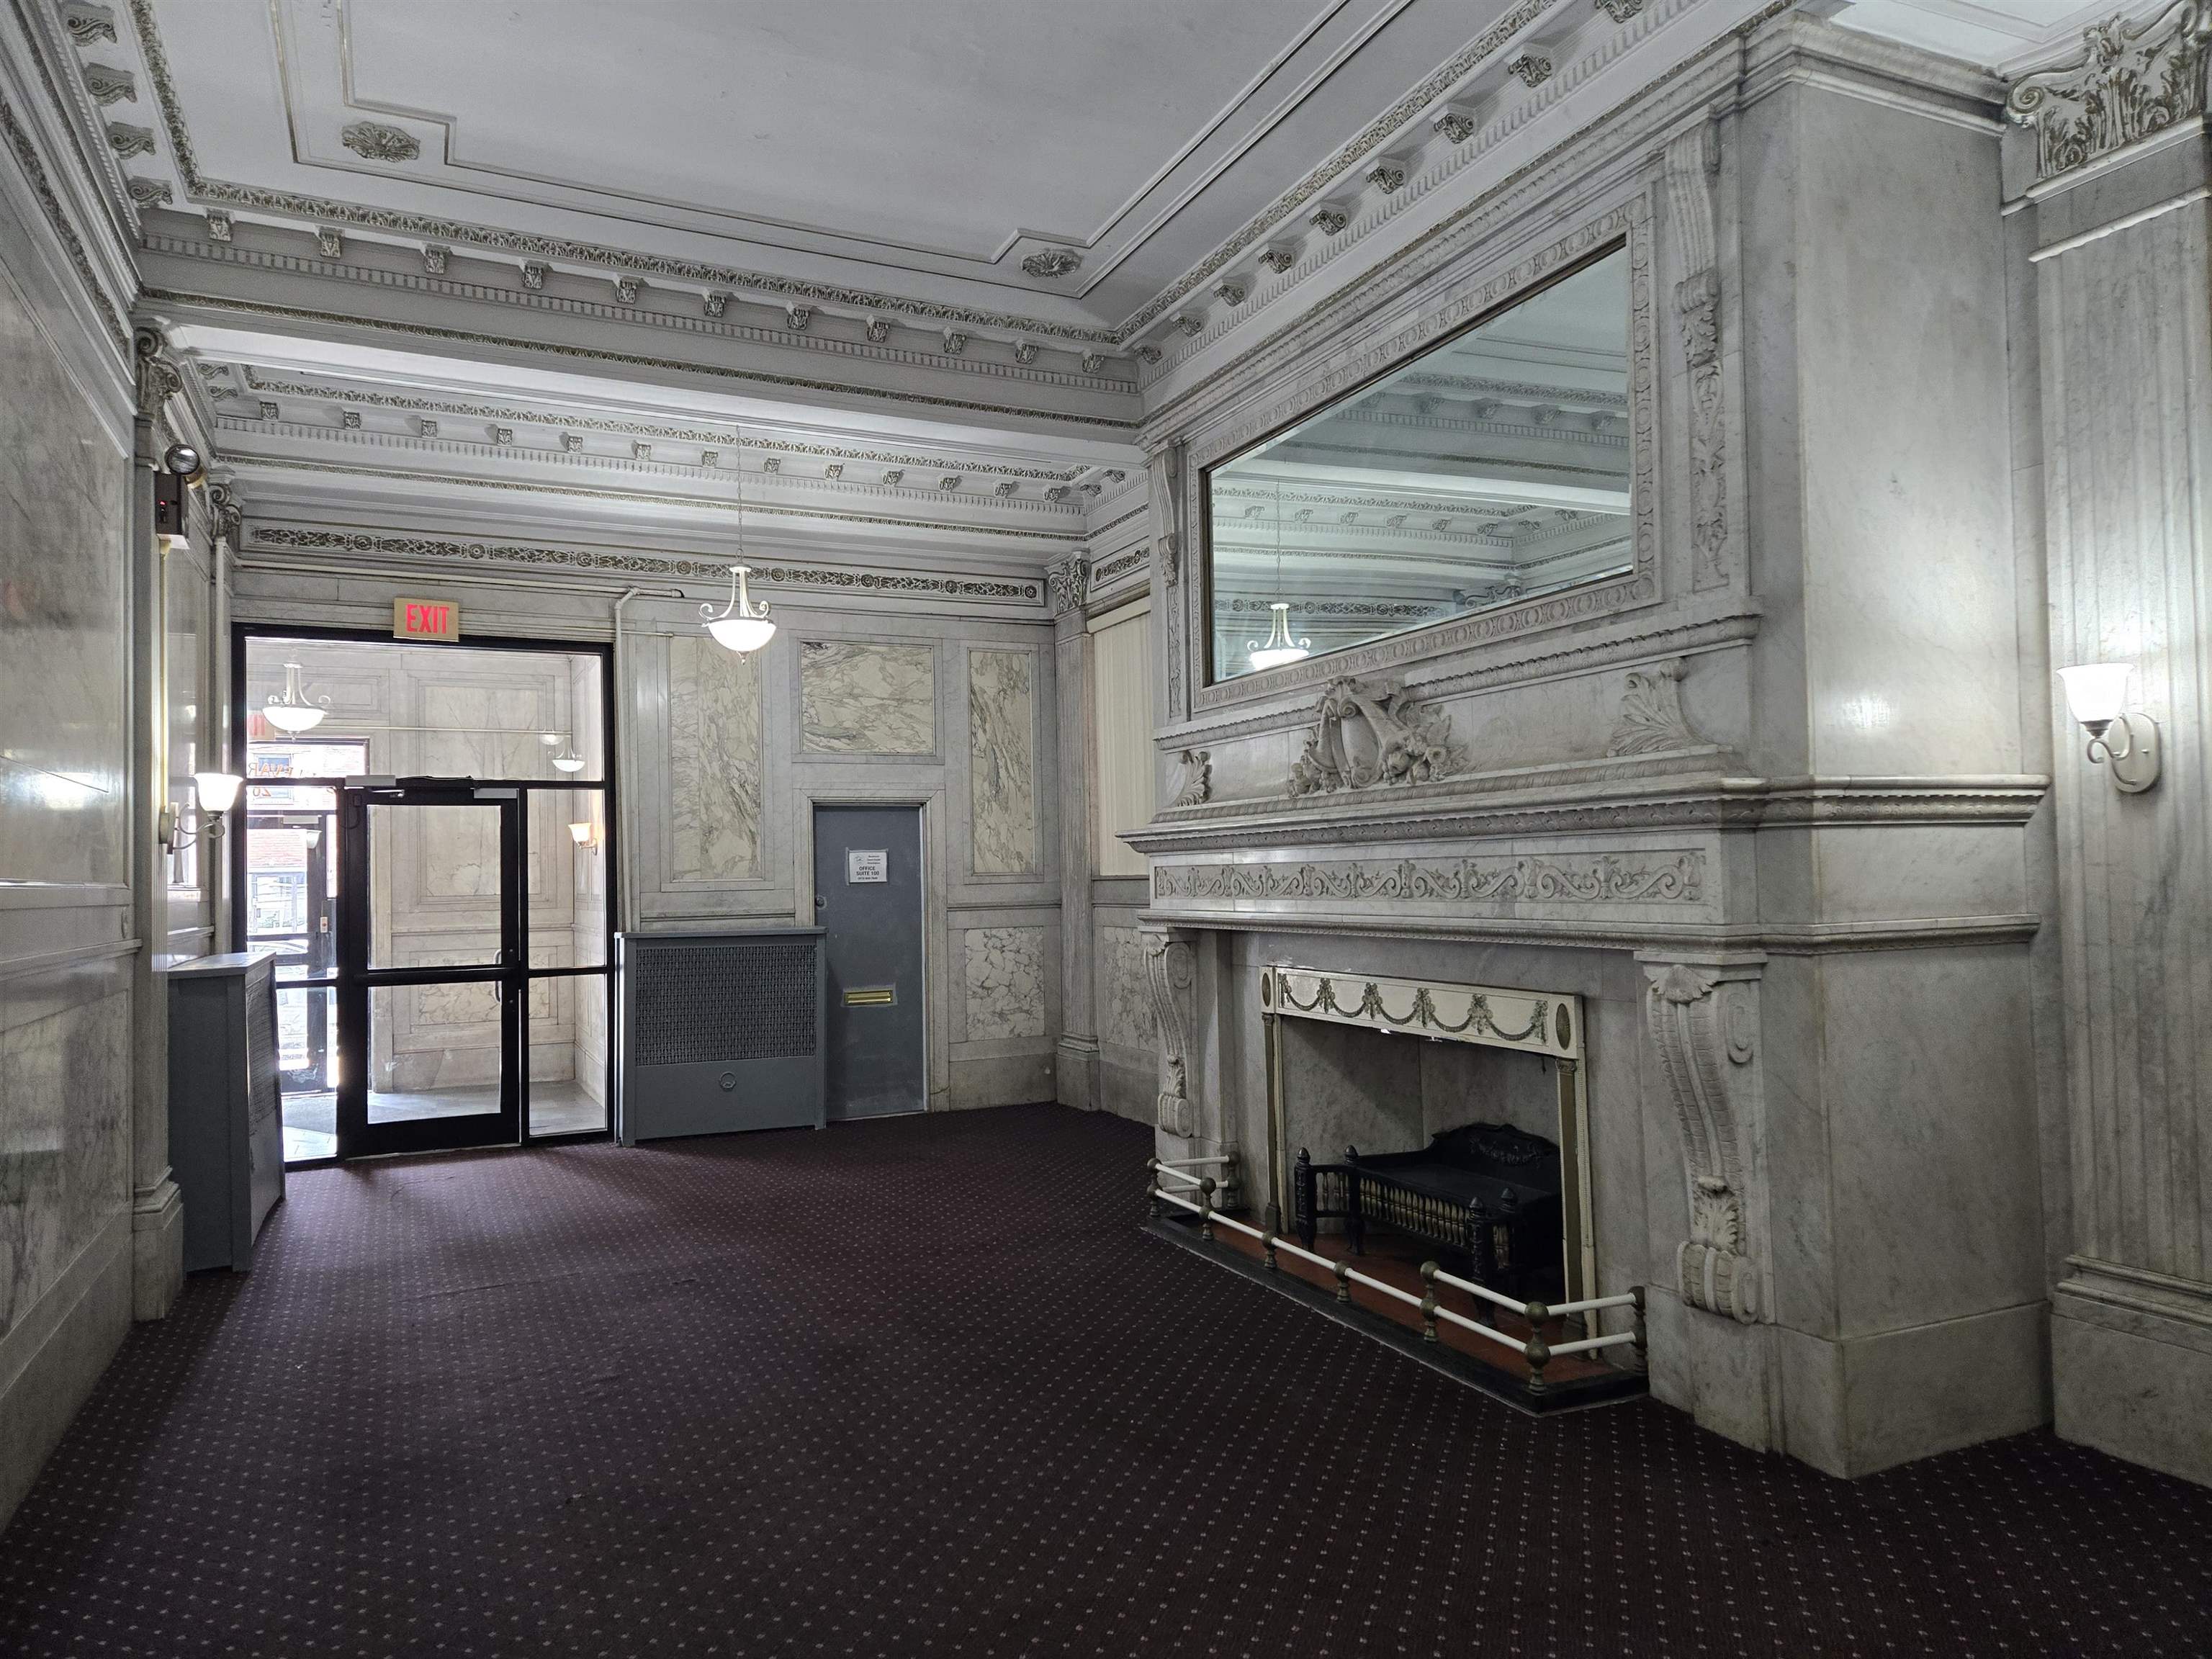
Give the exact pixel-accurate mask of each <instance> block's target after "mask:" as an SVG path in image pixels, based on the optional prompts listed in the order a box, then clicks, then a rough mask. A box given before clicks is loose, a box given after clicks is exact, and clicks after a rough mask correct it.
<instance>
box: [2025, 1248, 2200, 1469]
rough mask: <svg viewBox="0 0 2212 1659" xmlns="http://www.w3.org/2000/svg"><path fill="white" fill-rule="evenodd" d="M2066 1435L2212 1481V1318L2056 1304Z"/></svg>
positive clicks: (2055, 1388)
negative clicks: (2123, 1313) (2119, 1313)
mask: <svg viewBox="0 0 2212 1659" xmlns="http://www.w3.org/2000/svg"><path fill="white" fill-rule="evenodd" d="M2051 1380H2052V1395H2053V1407H2054V1409H2053V1413H2052V1421H2053V1425H2054V1426H2055V1427H2056V1428H2057V1431H2058V1436H2059V1438H2061V1439H2062V1440H2072V1441H2075V1442H2077V1443H2080V1444H2081V1445H2084V1446H2093V1447H2095V1448H2096V1449H2098V1450H2099V1451H2102V1452H2109V1453H2111V1454H2112V1455H2113V1456H2115V1457H2122V1458H2125V1459H2126V1460H2127V1461H2128V1462H2130V1463H2141V1464H2143V1465H2144V1466H2146V1467H2147V1468H2154V1469H2158V1470H2161V1471H2163V1472H2164V1473H2166V1474H2177V1475H2179V1476H2181V1477H2182V1478H2183V1479H2184V1480H2195V1481H2197V1482H2198V1483H2200V1484H2202V1485H2204V1486H2212V1324H2208V1323H2207V1322H2199V1321H2197V1320H2194V1319H2187V1318H2166V1317H2161V1316H2158V1315H2155V1314H2148V1313H2142V1312H2138V1313H2135V1314H2132V1315H2130V1316H2123V1317H2118V1318H2115V1317H2113V1316H2112V1315H2111V1314H2110V1312H2109V1311H2108V1310H2106V1309H2104V1308H2101V1307H2099V1306H2098V1305H2096V1304H2093V1303H2089V1302H2087V1301H2086V1300H2085V1299H2083V1298H2081V1297H2075V1296H2070V1295H2069V1294H2067V1292H2066V1291H2065V1289H2064V1287H2063V1286H2062V1287H2061V1288H2060V1291H2059V1292H2058V1294H2057V1295H2056V1296H2055V1297H2053V1298H2052V1301H2051Z"/></svg>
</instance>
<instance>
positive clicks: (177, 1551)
mask: <svg viewBox="0 0 2212 1659" xmlns="http://www.w3.org/2000/svg"><path fill="white" fill-rule="evenodd" d="M1151 1144H1152V1136H1151V1133H1150V1131H1149V1130H1147V1129H1145V1128H1143V1127H1139V1126H1137V1125H1134V1124H1130V1123H1126V1122H1122V1121H1118V1120H1115V1119H1113V1118H1110V1117H1105V1116H1099V1115H1084V1114H1079V1113H1075V1112H1070V1111H1066V1110H1064V1109H1060V1108H1057V1107H1050V1106H1038V1107H1014V1108H1008V1109H1003V1110H998V1111H978V1112H964V1113H952V1114H943V1115H939V1114H932V1115H925V1116H917V1117H908V1118H896V1119H889V1120H883V1121H875V1122H871V1123H865V1124H855V1125H850V1126H840V1127H833V1128H831V1129H829V1130H828V1131H825V1132H820V1133H816V1132H812V1131H807V1130H796V1131H787V1132H781V1133H768V1134H761V1135H753V1136H744V1137H729V1138H722V1139H710V1140H696V1141H688V1142H668V1143H661V1144H659V1145H656V1146H651V1147H646V1148H640V1149H635V1150H625V1149H623V1148H621V1147H617V1146H610V1145H605V1144H598V1145H590V1146H571V1147H562V1148H554V1149H546V1150H540V1151H532V1152H500V1153H493V1154H477V1155H458V1156H453V1157H446V1158H411V1159H395V1160H389V1161H380V1162H376V1163H372V1164H359V1165H353V1166H348V1167H343V1168H335V1169H325V1170H309V1171H305V1172H301V1173H300V1174H298V1175H295V1176H294V1177H293V1178H292V1179H291V1182H290V1185H289V1194H290V1195H289V1198H288V1199H287V1200H286V1201H285V1203H284V1204H283V1205H282V1206H279V1208H278V1210H277V1211H276V1214H275V1215H274V1216H273V1217H272V1218H271V1219H270V1224H269V1227H268V1229H267V1231H265V1232H264V1235H263V1241H262V1244H261V1248H260V1252H259V1255H258V1258H257V1265H256V1267H255V1270H254V1272H253V1273H251V1274H250V1275H236V1276H234V1275H230V1274H220V1275H203V1276H197V1277H195V1278H194V1279H191V1281H190V1282H189V1283H188V1284H187V1285H186V1286H185V1292H184V1295H183V1297H182V1298H181V1299H180V1300H179V1303H178V1304H177V1307H176V1309H175V1310H174V1311H173V1313H172V1315H171V1316H170V1317H169V1318H167V1320H164V1321H162V1322H160V1323H157V1324H152V1325H144V1326H140V1327H138V1328H137V1329H135V1330H134V1331H133V1332H132V1333H131V1336H130V1338H129V1339H128V1340H127V1341H126V1342H125V1346H124V1349H123V1352H122V1353H121V1354H120V1356H119V1357H118V1358H117V1360H116V1362H115V1364H114V1365H113V1366H112V1368H111V1369H110V1370H109V1371H108V1374H107V1376H106V1378H105V1379H104V1380H103V1381H102V1383H100V1388H99V1389H98V1391H97V1393H96V1394H95V1395H94V1399H93V1400H92V1401H91V1402H90V1404H89V1405H88V1407H86V1409H85V1410H84V1412H83V1413H82V1415H81V1416H80V1417H79V1419H78V1420H77V1421H76V1424H75V1425H73V1426H72V1427H71V1428H70V1431H69V1433H68V1435H67V1437H65V1438H64V1442H63V1443H62V1445H61V1448H60V1449H59V1450H58V1451H57V1453H56V1454H55V1455H54V1457H53V1459H52V1462H51V1463H50V1464H49V1465H48V1466H47V1468H46V1473H45V1474H44V1475H43V1476H42V1477H41V1479H40V1482H39V1484H38V1486H37V1487H36V1488H35V1489H34V1490H33V1492H32V1493H31V1494H30V1496H29V1498H27V1499H26V1501H25V1503H24V1504H23V1506H22V1508H21V1510H20V1511H19V1512H18V1513H17V1515H16V1516H15V1522H14V1523H13V1524H12V1525H11V1526H10V1527H9V1529H8V1531H7V1533H6V1534H4V1536H0V1653H5V1654H7V1655H9V1656H11V1659H12V1656H22V1659H45V1656H52V1655H64V1654H69V1655H102V1656H158V1659H188V1656H203V1655H206V1656H213V1655H226V1656H236V1655H255V1656H258V1655H270V1656H287V1659H290V1656H346V1659H356V1656H358V1659H387V1656H412V1655H425V1656H428V1655H440V1656H446V1659H494V1656H498V1659H506V1656H562V1659H566V1656H580V1655H594V1656H598V1655H606V1656H623V1659H629V1656H653V1655H709V1654H713V1655H785V1654H790V1655H799V1656H814V1655H858V1656H877V1655H904V1654H927V1655H945V1656H956V1655H957V1656H961V1659H982V1656H1012V1655H1020V1654H1040V1655H1102V1656H1116V1659H1118V1656H1124V1655H1151V1654H1160V1655H1166V1654H1174V1655H1176V1656H1193V1655H1197V1656H1206V1655H1213V1656H1231V1655H1254V1656H1267V1659H1283V1656H1304V1655H1328V1656H1351V1655H1368V1654H1371V1655H1384V1654H1392V1655H1395V1654H1407V1655H1412V1654H1419V1655H1446V1654H1449V1655H1451V1656H1455V1659H1458V1656H1464V1655H1507V1654H1550V1653H1560V1654H1578V1653H1603V1654H1608V1655H1620V1654H1632V1655H1659V1654H1668V1655H1692V1654H1700V1653H1705V1654H1714V1655H1735V1654H1748V1653H1756V1654H1792V1655H1795V1654H1807V1653H1834V1654H1860V1655H1867V1654H1881V1653H1911V1654H1928V1653H1945V1654H1950V1653H2013V1654H2035V1655H2043V1654H2053V1653H2064V1654H2088V1653H2113V1654H2129V1655H2144V1654H2166V1653H2172V1654H2183V1653H2189V1654H2195V1653H2201V1652H2202V1651H2203V1639H2204V1632H2205V1631H2206V1629H2207V1628H2208V1627H2212V1571H2208V1569H2212V1492H2206V1491H2203V1490H2201V1489H2198V1488H2196V1487H2191V1486H2187V1485H2185V1484H2184V1483H2182V1482H2179V1481H2177V1480H2169V1479H2166V1478H2163V1477H2160V1476H2158V1475H2154V1474H2149V1473H2147V1472H2145V1471H2143V1470H2140V1469H2136V1468H2131V1467H2130V1466H2128V1465H2125V1464H2123V1463H2119V1462H2114V1461H2112V1460H2111V1459H2109V1458H2106V1457H2104V1456H2101V1455H2098V1454H2096V1453H2093V1452H2089V1451H2085V1450H2082V1449H2079V1448H2076V1447H2071V1446H2068V1445H2064V1444H2062V1443H2060V1442H2058V1441H2057V1440H2056V1439H2055V1438H2053V1437H2051V1435H2049V1434H2047V1433H2039V1434H2032V1435H2027V1436H2022V1437H2017V1438H2015V1439H2012V1440H2008V1441H2004V1442H2002V1443H1996V1444H1994V1445H1989V1446H1983V1447H1978V1448H1975V1449H1971V1450H1967V1451H1963V1452H1958V1453H1954V1454H1952V1455H1948V1456H1944V1457H1939V1458H1933V1459H1929V1460H1928V1461H1926V1462H1921V1463H1917V1464H1913V1465H1911V1466H1909V1467H1907V1468H1901V1469H1897V1470H1893V1471H1891V1472H1890V1473H1888V1474H1883V1475H1880V1476H1876V1477H1875V1478H1873V1479H1870V1480H1863V1481H1859V1482H1856V1483H1846V1482H1842V1481H1837V1480H1828V1479H1826V1477H1824V1476H1821V1475H1819V1474H1814V1473H1813V1472H1812V1471H1811V1470H1809V1469H1807V1468H1803V1467H1802V1466H1801V1465H1798V1464H1796V1463H1793V1462H1789V1461H1787V1460H1785V1459H1783V1458H1779V1457H1771V1456H1764V1455H1759V1454H1755V1453H1752V1452H1747V1451H1744V1450H1742V1449H1739V1448H1737V1447H1735V1446H1732V1445H1729V1444H1728V1443H1725V1442H1723V1441H1721V1440H1718V1439H1717V1438H1715V1437H1711V1436H1710V1435H1707V1434H1705V1433H1703V1432H1702V1431H1699V1430H1698V1429H1697V1428H1696V1427H1694V1426H1693V1425H1692V1424H1691V1423H1690V1422H1689V1421H1688V1420H1687V1419H1686V1418H1684V1417H1683V1416H1681V1415H1680V1413H1675V1412H1673V1411H1670V1410H1668V1409H1667V1408H1666V1407H1662V1406H1659V1405H1657V1404H1656V1403H1653V1402H1650V1401H1638V1402H1633V1403H1630V1404H1626V1405H1621V1406H1615V1407H1607V1408H1606V1409H1603V1410H1599V1411H1589V1412H1580V1413H1571V1414H1569V1415H1566V1416H1563V1417H1559V1418H1553V1419H1532V1418H1528V1417H1526V1416H1523V1415H1522V1414H1520V1413H1516V1412H1514V1411H1512V1410H1510V1408H1508V1407H1504V1406H1502V1405H1499V1404H1498V1403H1496V1402H1494V1401H1490V1400H1487V1399H1486V1398H1484V1397H1483V1396H1482V1395H1480V1394H1478V1393H1476V1392H1475V1391H1474V1390H1472V1389H1468V1388H1466V1387H1464V1386H1462V1385H1461V1384H1459V1383H1455V1382H1454V1381H1452V1380H1450V1379H1449V1378H1446V1377H1443V1376H1437V1374H1435V1373H1433V1372H1431V1371H1430V1370H1425V1368H1423V1367H1422V1366H1420V1365H1419V1364H1414V1363H1412V1362H1410V1361H1408V1360H1407V1359H1406V1358H1404V1357H1403V1356H1401V1355H1400V1354H1397V1353H1395V1352H1391V1351H1389V1349H1387V1348H1385V1347H1383V1346H1381V1345H1379V1344H1377V1343H1376V1342H1374V1341H1372V1340H1369V1339H1367V1338H1365V1337H1363V1336H1361V1335H1359V1334H1357V1333H1355V1332H1353V1331H1351V1330H1347V1329H1346V1328H1342V1327H1341V1326H1339V1325H1336V1324H1334V1323H1332V1322H1329V1321H1328V1320H1326V1319H1323V1318H1321V1317H1319V1316H1316V1314H1314V1313H1313V1312H1312V1311H1310V1310H1307V1309H1305V1308H1303V1307H1301V1306H1299V1305H1297V1304H1295V1303H1293V1302H1292V1301H1291V1300H1289V1299H1288V1298H1286V1297H1281V1296H1279V1295H1274V1294H1270V1293H1269V1292H1267V1291H1265V1290H1263V1289H1261V1287H1259V1286H1256V1285H1253V1284H1251V1283H1249V1281H1247V1280H1245V1279H1241V1278H1239V1277H1237V1275H1235V1274H1233V1273H1225V1272H1224V1271H1223V1270H1222V1269H1221V1268H1220V1267H1218V1266H1216V1265H1214V1264H1212V1263H1211V1262H1208V1261H1203V1260H1201V1259H1200V1258H1198V1257H1197V1256H1195V1255H1192V1254H1190V1253H1189V1252H1188V1251H1185V1250H1182V1249H1176V1248H1175V1247H1174V1246H1172V1245H1170V1244H1166V1243H1162V1242H1161V1241H1159V1240H1158V1239H1156V1238H1153V1237H1149V1236H1148V1235H1146V1233H1145V1232H1144V1231H1141V1227H1140V1224H1141V1222H1142V1220H1143V1218H1144V1214H1145V1200H1144V1186H1145V1173H1144V1160H1145V1158H1146V1156H1147V1155H1148V1152H1149V1151H1150V1148H1151Z"/></svg>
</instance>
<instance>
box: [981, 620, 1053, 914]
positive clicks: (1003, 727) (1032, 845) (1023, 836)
mask: <svg viewBox="0 0 2212 1659" xmlns="http://www.w3.org/2000/svg"><path fill="white" fill-rule="evenodd" d="M1035 678H1036V655H1035V653H1031V652H1028V651H970V652H969V653H968V756H969V762H968V789H969V809H970V813H971V823H972V829H973V834H972V836H970V838H969V853H970V855H971V856H972V858H973V859H974V869H975V873H976V874H977V875H979V876H987V875H1000V876H1012V875H1027V874H1029V873H1030V872H1033V871H1035V870H1036V867H1037V802H1036V687H1035V684H1034V681H1035Z"/></svg>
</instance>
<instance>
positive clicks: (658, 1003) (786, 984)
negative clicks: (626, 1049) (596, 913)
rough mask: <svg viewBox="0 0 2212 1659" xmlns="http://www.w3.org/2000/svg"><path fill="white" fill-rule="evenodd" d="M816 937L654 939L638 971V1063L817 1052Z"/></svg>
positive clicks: (634, 1058)
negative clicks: (714, 941) (705, 941)
mask: <svg viewBox="0 0 2212 1659" xmlns="http://www.w3.org/2000/svg"><path fill="white" fill-rule="evenodd" d="M814 951H815V944H814V941H813V940H811V939H763V940H761V941H760V942H759V943H758V944H750V943H748V944H730V945H665V946H664V945H654V946H653V947H652V948H651V949H649V950H645V951H639V952H638V954H637V957H636V960H635V963H634V964H633V965H632V967H631V969H630V971H631V972H632V973H633V974H634V975H635V993H634V994H635V999H636V1000H635V1007H636V1030H635V1034H634V1037H633V1041H632V1043H631V1046H630V1060H631V1063H632V1064H634V1065H638V1066H696V1065H702V1064H704V1063H707V1062H708V1061H714V1060H795V1059H803V1058H805V1057H806V1056H808V1055H810V1054H813V1052H814V997H815V989H814Z"/></svg>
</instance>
